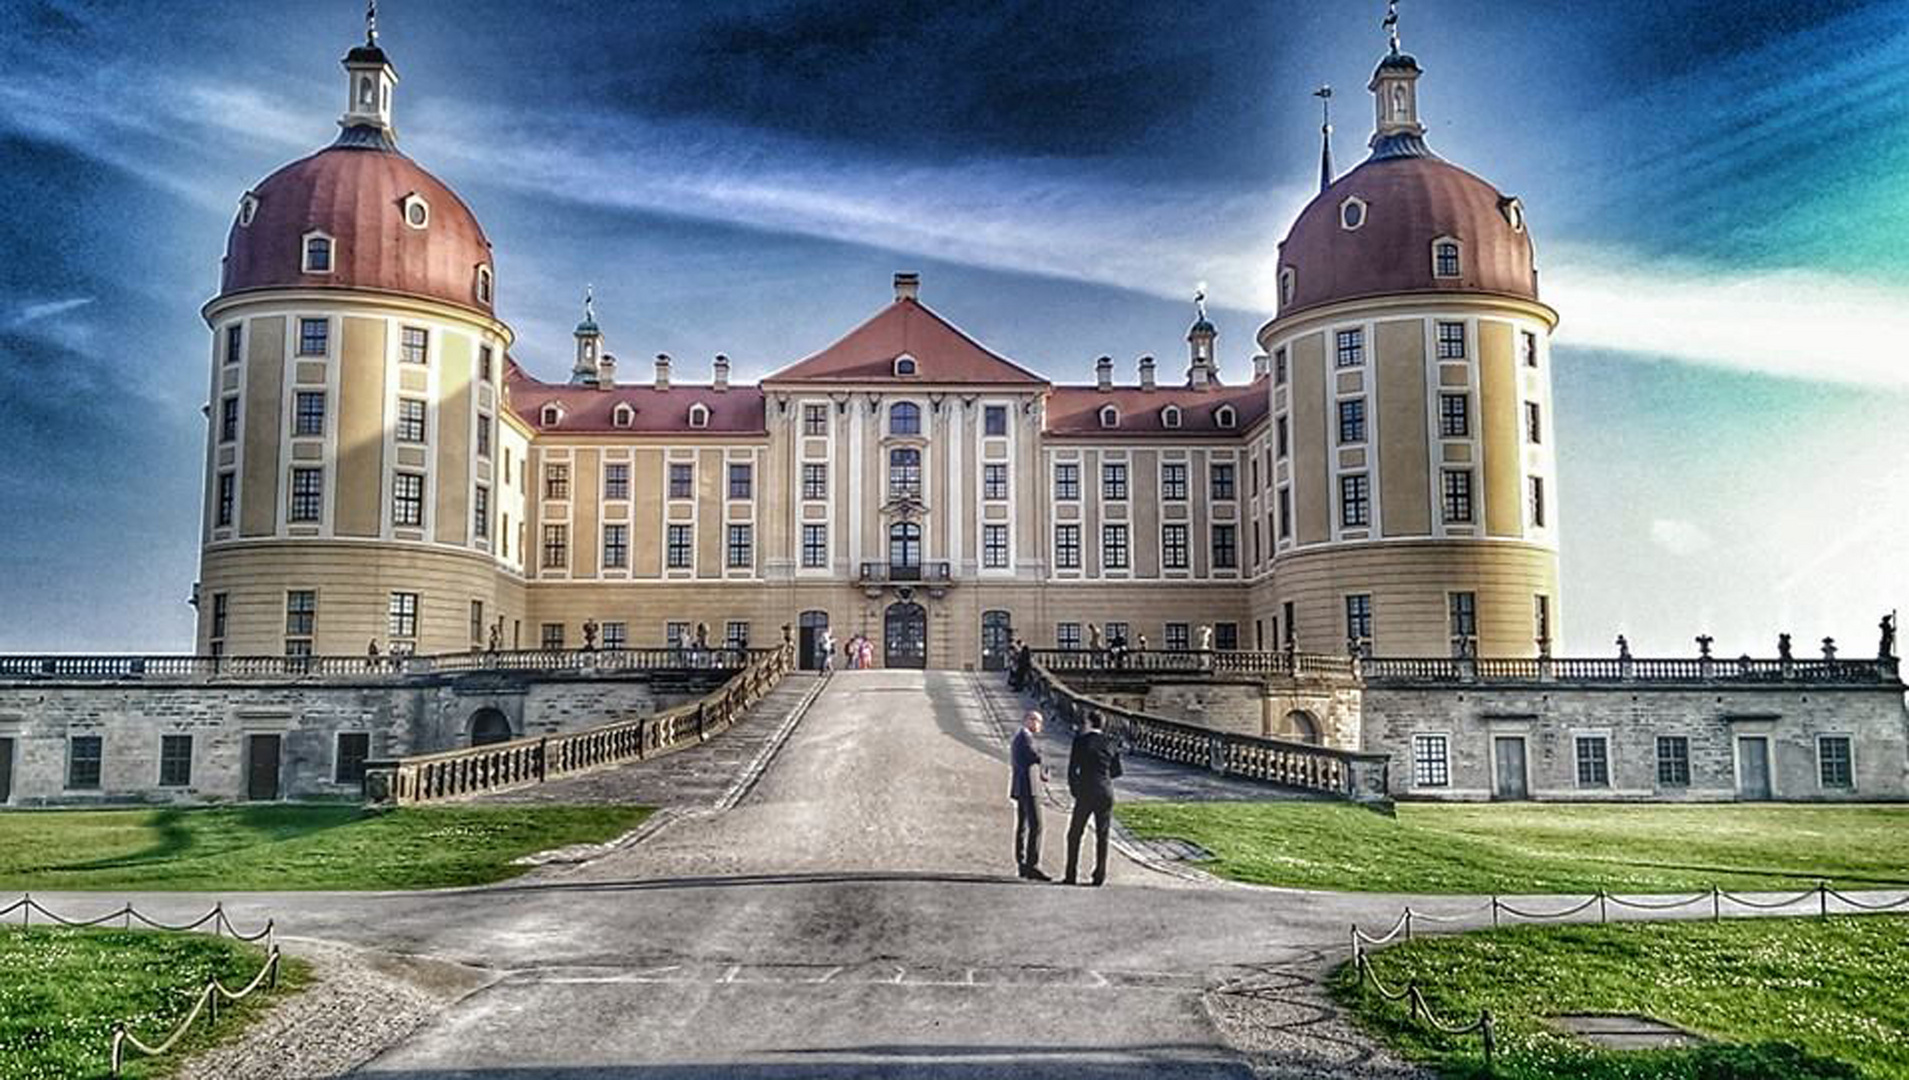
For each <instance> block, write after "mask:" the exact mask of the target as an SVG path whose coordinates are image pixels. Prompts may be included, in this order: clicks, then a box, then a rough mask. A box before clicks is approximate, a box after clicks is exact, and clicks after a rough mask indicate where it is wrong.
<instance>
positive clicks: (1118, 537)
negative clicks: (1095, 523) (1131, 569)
mask: <svg viewBox="0 0 1909 1080" xmlns="http://www.w3.org/2000/svg"><path fill="white" fill-rule="evenodd" d="M1100 565H1101V566H1102V567H1103V568H1105V569H1108V570H1125V569H1127V527H1126V526H1125V525H1103V526H1101V529H1100Z"/></svg>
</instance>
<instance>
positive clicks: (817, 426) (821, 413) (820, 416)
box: [802, 405, 829, 435]
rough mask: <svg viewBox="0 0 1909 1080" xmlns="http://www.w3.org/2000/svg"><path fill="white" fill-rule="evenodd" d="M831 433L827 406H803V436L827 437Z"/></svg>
mask: <svg viewBox="0 0 1909 1080" xmlns="http://www.w3.org/2000/svg"><path fill="white" fill-rule="evenodd" d="M828 433H829V407H828V406H827V405H804V406H802V434H804V435H827V434H828Z"/></svg>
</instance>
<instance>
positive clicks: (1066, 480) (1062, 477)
mask: <svg viewBox="0 0 1909 1080" xmlns="http://www.w3.org/2000/svg"><path fill="white" fill-rule="evenodd" d="M1054 497H1055V498H1056V499H1062V500H1072V499H1078V498H1080V466H1079V465H1075V464H1071V463H1068V462H1061V463H1059V464H1056V465H1055V466H1054Z"/></svg>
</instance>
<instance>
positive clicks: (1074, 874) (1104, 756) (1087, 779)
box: [1066, 712, 1120, 885]
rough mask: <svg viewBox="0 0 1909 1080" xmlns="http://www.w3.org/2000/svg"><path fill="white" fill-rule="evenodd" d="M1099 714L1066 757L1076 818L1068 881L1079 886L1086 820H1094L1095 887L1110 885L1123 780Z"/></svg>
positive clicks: (1089, 716) (1071, 833) (1069, 849)
mask: <svg viewBox="0 0 1909 1080" xmlns="http://www.w3.org/2000/svg"><path fill="white" fill-rule="evenodd" d="M1104 724H1105V721H1104V720H1102V719H1101V716H1100V713H1098V712H1092V713H1088V714H1087V728H1086V730H1085V731H1082V732H1081V733H1080V734H1079V735H1076V736H1074V747H1073V749H1072V750H1071V751H1070V752H1069V753H1068V755H1067V790H1068V791H1070V792H1072V793H1073V796H1074V815H1073V818H1072V819H1071V820H1070V821H1069V822H1068V823H1067V878H1066V883H1067V884H1069V885H1076V884H1079V874H1078V870H1079V867H1080V836H1081V833H1082V832H1083V831H1085V830H1086V828H1087V819H1088V818H1090V817H1091V818H1093V819H1094V831H1095V842H1094V877H1093V884H1095V885H1101V884H1105V883H1106V881H1107V838H1108V834H1109V832H1110V831H1111V830H1112V828H1113V818H1114V781H1115V780H1116V779H1118V778H1119V777H1120V751H1119V749H1117V748H1116V747H1115V746H1114V743H1113V740H1111V739H1109V738H1108V737H1107V735H1106V733H1105V732H1103V731H1102V730H1101V728H1102V726H1103V725H1104Z"/></svg>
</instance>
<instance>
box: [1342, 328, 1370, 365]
mask: <svg viewBox="0 0 1909 1080" xmlns="http://www.w3.org/2000/svg"><path fill="white" fill-rule="evenodd" d="M1335 341H1336V342H1337V344H1338V352H1337V353H1336V354H1335V355H1336V357H1337V362H1338V366H1340V367H1358V366H1359V365H1360V364H1363V363H1365V331H1364V330H1341V331H1339V333H1338V335H1337V337H1336V338H1335Z"/></svg>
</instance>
